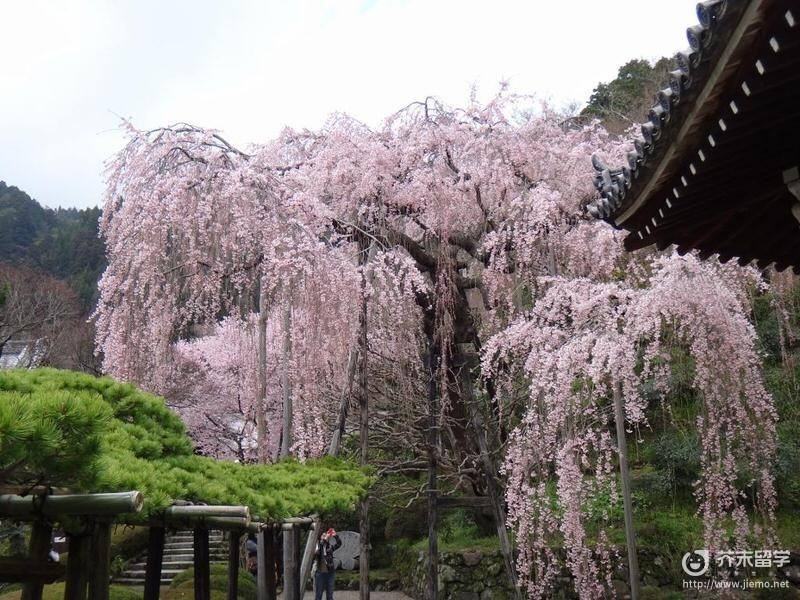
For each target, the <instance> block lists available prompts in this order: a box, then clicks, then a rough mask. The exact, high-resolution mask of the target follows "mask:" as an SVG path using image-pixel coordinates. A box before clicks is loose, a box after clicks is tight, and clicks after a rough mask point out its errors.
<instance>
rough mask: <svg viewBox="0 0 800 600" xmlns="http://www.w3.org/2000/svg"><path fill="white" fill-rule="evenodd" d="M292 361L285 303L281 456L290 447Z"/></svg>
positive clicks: (289, 314)
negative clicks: (290, 370) (290, 371)
mask: <svg viewBox="0 0 800 600" xmlns="http://www.w3.org/2000/svg"><path fill="white" fill-rule="evenodd" d="M291 361H292V307H291V305H290V304H287V305H286V307H285V308H284V309H283V372H282V374H281V387H282V388H283V433H282V435H281V458H283V457H286V456H289V451H290V449H291V447H292V382H291V378H290V377H289V368H290V367H291Z"/></svg>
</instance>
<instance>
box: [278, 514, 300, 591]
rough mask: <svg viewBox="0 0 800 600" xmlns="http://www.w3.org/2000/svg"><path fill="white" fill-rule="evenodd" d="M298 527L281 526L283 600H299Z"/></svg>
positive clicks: (296, 525) (292, 525)
mask: <svg viewBox="0 0 800 600" xmlns="http://www.w3.org/2000/svg"><path fill="white" fill-rule="evenodd" d="M300 560H301V557H300V525H298V524H297V523H291V524H287V525H284V526H283V600H300V598H301V597H302V593H301V592H302V590H301V589H300Z"/></svg>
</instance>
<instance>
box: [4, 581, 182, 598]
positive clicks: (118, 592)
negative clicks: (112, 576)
mask: <svg viewBox="0 0 800 600" xmlns="http://www.w3.org/2000/svg"><path fill="white" fill-rule="evenodd" d="M164 589H166V588H164ZM143 593H144V589H143V588H137V587H133V586H126V585H112V586H111V587H110V588H109V599H110V600H139V599H140V598H141V597H142V594H143ZM21 597H22V590H21V589H16V590H12V591H10V592H6V593H5V594H2V595H0V600H19V599H20V598H21ZM62 598H64V582H63V581H59V582H57V583H53V584H51V585H46V586H44V589H43V590H42V600H62Z"/></svg>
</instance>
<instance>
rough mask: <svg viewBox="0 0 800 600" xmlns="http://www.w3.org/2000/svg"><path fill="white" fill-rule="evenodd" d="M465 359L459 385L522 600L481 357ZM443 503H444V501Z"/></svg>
mask: <svg viewBox="0 0 800 600" xmlns="http://www.w3.org/2000/svg"><path fill="white" fill-rule="evenodd" d="M460 354H461V356H459V358H460V359H461V360H460V362H461V364H460V365H459V366H460V371H459V385H460V387H461V393H462V395H463V398H464V402H465V404H466V408H467V412H468V413H469V418H470V421H471V424H472V431H473V434H474V435H475V439H476V441H477V442H478V450H479V452H480V459H481V466H482V467H483V471H484V481H486V490H487V492H488V498H489V503H490V506H491V509H492V517H493V518H494V523H495V528H496V530H497V538H498V540H499V541H500V553H501V554H502V555H503V563H504V566H505V571H506V578H507V579H508V583H509V585H510V586H511V589H512V594H513V596H514V598H515V599H516V600H521V598H522V594H521V593H520V589H519V584H518V581H517V571H516V568H515V565H514V550H513V547H512V545H511V540H510V539H509V537H508V529H507V528H506V516H505V507H504V506H503V499H502V494H501V490H500V485H499V484H498V482H497V480H496V479H495V473H497V472H498V469H497V466H496V465H495V463H494V460H493V458H492V454H491V452H490V451H489V442H488V440H487V438H486V431H487V427H486V422H485V419H484V418H483V415H482V414H481V410H480V407H479V406H478V403H477V399H476V398H475V390H474V388H473V386H472V378H471V377H472V376H471V372H470V371H471V369H472V367H473V366H477V360H476V359H477V357H476V356H475V355H474V354H467V353H465V352H463V351H460ZM440 505H441V503H440Z"/></svg>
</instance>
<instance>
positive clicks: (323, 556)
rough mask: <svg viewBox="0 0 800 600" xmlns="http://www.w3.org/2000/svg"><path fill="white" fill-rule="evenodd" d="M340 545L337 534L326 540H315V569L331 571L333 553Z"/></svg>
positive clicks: (332, 568)
mask: <svg viewBox="0 0 800 600" xmlns="http://www.w3.org/2000/svg"><path fill="white" fill-rule="evenodd" d="M341 547H342V540H340V539H339V536H338V535H334V536H333V537H331V538H328V539H327V540H323V539H320V540H319V542H317V551H316V557H317V570H318V571H328V572H333V570H334V566H333V553H334V552H336V551H337V550H338V549H339V548H341Z"/></svg>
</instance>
